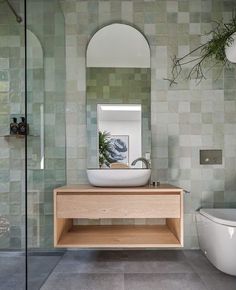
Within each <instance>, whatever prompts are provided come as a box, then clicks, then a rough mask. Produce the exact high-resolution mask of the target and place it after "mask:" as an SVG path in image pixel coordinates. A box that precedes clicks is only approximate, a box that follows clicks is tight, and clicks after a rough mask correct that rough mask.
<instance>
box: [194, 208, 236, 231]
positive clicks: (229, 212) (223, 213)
mask: <svg viewBox="0 0 236 290" xmlns="http://www.w3.org/2000/svg"><path fill="white" fill-rule="evenodd" d="M199 212H200V213H201V214H202V215H204V216H205V217H207V218H209V219H210V220H212V221H213V222H216V223H218V224H222V225H226V226H231V227H236V211H235V209H231V208H202V209H200V211H199Z"/></svg>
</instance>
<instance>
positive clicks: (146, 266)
mask: <svg viewBox="0 0 236 290" xmlns="http://www.w3.org/2000/svg"><path fill="white" fill-rule="evenodd" d="M124 273H194V271H193V269H192V267H191V266H190V265H189V264H188V263H187V262H186V261H158V260H157V261H149V262H143V261H142V262H138V261H135V262H125V264H124Z"/></svg>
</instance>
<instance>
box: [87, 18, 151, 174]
mask: <svg viewBox="0 0 236 290" xmlns="http://www.w3.org/2000/svg"><path fill="white" fill-rule="evenodd" d="M86 64H87V67H86V89H87V92H86V94H87V98H86V99H87V105H86V110H87V141H88V147H87V167H88V168H98V167H103V168H104V167H105V168H109V167H113V166H115V165H117V164H118V166H119V165H120V166H125V167H127V166H128V167H130V166H131V163H132V161H133V160H135V159H136V158H138V157H147V158H149V157H150V153H151V131H150V90H151V70H150V48H149V45H148V42H147V40H146V38H145V37H144V35H143V34H142V33H141V32H139V31H138V30H137V29H135V28H133V27H132V26H130V25H126V24H119V23H114V24H111V25H108V26H105V27H103V28H102V29H100V30H99V31H97V32H96V33H95V34H94V36H93V37H92V38H91V40H90V42H89V44H88V47H87V56H86ZM135 166H136V167H139V168H140V167H142V166H143V164H142V163H141V162H137V163H136V165H135Z"/></svg>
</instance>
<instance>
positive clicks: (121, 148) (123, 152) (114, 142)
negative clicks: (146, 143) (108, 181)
mask: <svg viewBox="0 0 236 290" xmlns="http://www.w3.org/2000/svg"><path fill="white" fill-rule="evenodd" d="M110 141H111V142H110V150H109V155H110V156H109V158H110V159H111V160H112V162H111V163H114V162H122V163H129V136H128V135H111V139H110Z"/></svg>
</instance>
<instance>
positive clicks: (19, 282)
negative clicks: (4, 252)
mask: <svg viewBox="0 0 236 290" xmlns="http://www.w3.org/2000/svg"><path fill="white" fill-rule="evenodd" d="M1 287H2V288H1ZM1 287H0V289H2V290H8V289H11V290H25V287H26V280H25V275H22V273H17V272H16V273H15V274H14V275H11V277H8V278H7V279H5V281H4V282H3V284H2V285H1Z"/></svg>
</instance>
